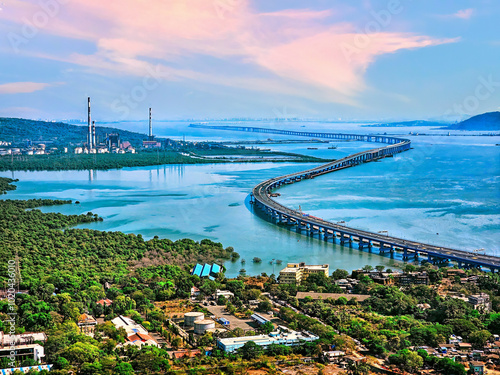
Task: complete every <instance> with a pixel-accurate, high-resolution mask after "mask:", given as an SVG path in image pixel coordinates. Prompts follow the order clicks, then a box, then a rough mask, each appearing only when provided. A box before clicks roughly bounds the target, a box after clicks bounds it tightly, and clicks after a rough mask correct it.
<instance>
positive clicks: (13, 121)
mask: <svg viewBox="0 0 500 375" xmlns="http://www.w3.org/2000/svg"><path fill="white" fill-rule="evenodd" d="M87 133H88V127H87V125H85V126H79V125H70V124H66V123H63V122H47V121H35V120H26V119H20V118H7V117H0V141H6V142H13V143H14V144H19V143H21V142H24V141H26V140H31V141H34V142H40V141H43V142H47V143H48V144H54V145H81V144H82V143H84V142H86V141H87ZM110 133H118V134H120V139H121V140H122V141H129V142H130V143H131V144H132V145H133V146H139V145H140V144H141V143H142V141H143V140H144V139H146V137H147V136H146V134H141V133H135V132H130V131H127V130H121V129H116V128H110V127H103V126H96V137H97V139H98V140H99V142H104V140H105V139H106V134H110Z"/></svg>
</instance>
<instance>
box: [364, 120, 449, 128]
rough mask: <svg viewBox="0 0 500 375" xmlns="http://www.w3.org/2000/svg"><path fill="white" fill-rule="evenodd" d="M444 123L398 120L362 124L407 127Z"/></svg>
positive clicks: (371, 126) (366, 126) (375, 126)
mask: <svg viewBox="0 0 500 375" xmlns="http://www.w3.org/2000/svg"><path fill="white" fill-rule="evenodd" d="M443 125H444V123H442V122H436V121H424V120H415V121H396V122H385V123H380V124H371V125H362V127H364V128H407V127H414V126H443Z"/></svg>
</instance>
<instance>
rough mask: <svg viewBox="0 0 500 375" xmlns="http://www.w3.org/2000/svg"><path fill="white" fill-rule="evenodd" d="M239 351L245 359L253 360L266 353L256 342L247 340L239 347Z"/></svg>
mask: <svg viewBox="0 0 500 375" xmlns="http://www.w3.org/2000/svg"><path fill="white" fill-rule="evenodd" d="M238 353H239V354H240V355H241V356H242V357H243V359H246V360H251V359H256V358H259V357H260V356H261V355H262V354H263V353H264V350H263V349H262V347H261V346H259V345H257V344H256V343H255V342H253V341H247V342H246V343H245V345H243V346H242V347H241V348H239V349H238Z"/></svg>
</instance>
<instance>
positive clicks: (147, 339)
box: [125, 333, 159, 348]
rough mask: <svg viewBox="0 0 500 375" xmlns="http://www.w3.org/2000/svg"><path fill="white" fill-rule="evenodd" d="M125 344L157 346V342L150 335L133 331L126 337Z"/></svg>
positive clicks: (140, 346)
mask: <svg viewBox="0 0 500 375" xmlns="http://www.w3.org/2000/svg"><path fill="white" fill-rule="evenodd" d="M125 345H136V346H138V347H139V348H142V347H143V346H144V345H149V346H156V347H157V348H158V347H159V345H158V343H157V342H156V341H155V339H153V338H152V337H151V336H150V335H145V334H143V333H135V334H133V335H130V336H128V337H127V342H126V343H125Z"/></svg>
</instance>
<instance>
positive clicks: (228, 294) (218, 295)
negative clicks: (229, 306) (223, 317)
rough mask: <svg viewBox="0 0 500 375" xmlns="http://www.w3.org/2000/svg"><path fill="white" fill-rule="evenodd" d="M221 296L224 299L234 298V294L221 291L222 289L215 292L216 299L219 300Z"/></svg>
mask: <svg viewBox="0 0 500 375" xmlns="http://www.w3.org/2000/svg"><path fill="white" fill-rule="evenodd" d="M220 296H222V297H224V298H226V299H230V298H233V297H234V293H233V292H230V291H229V290H220V289H217V290H216V291H215V299H217V298H219V297H220Z"/></svg>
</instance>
